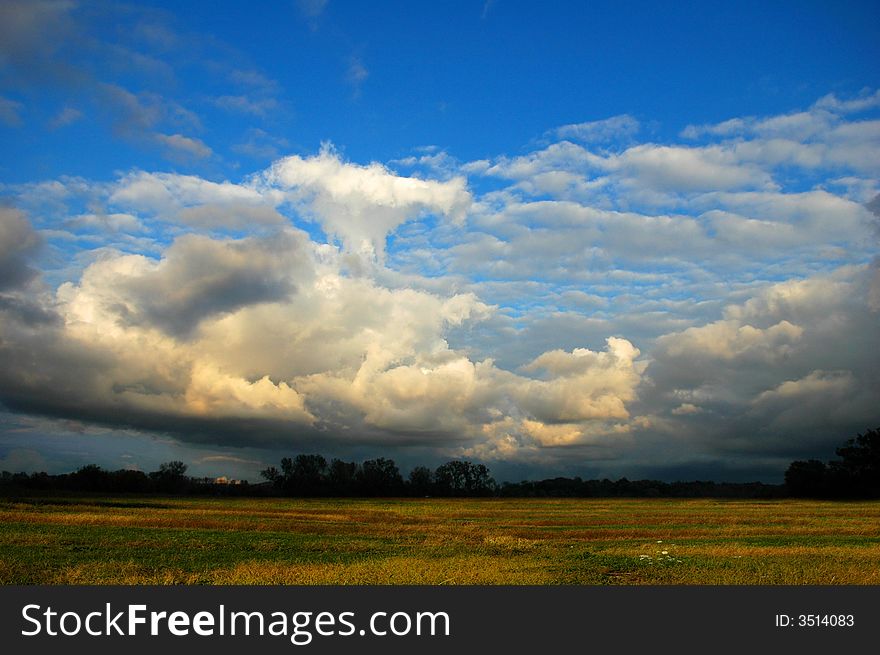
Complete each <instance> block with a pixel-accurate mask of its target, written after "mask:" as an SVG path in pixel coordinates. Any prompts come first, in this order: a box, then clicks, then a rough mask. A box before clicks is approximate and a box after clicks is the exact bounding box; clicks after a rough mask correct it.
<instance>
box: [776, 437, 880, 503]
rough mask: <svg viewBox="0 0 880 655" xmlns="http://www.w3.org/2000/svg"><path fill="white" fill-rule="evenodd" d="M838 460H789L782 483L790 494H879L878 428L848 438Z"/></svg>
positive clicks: (866, 496) (838, 495)
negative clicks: (790, 461)
mask: <svg viewBox="0 0 880 655" xmlns="http://www.w3.org/2000/svg"><path fill="white" fill-rule="evenodd" d="M835 452H836V453H837V456H838V457H839V458H840V459H838V460H832V461H830V462H828V464H827V465H826V464H824V463H823V462H820V461H818V460H815V459H811V460H809V461H806V462H804V461H798V462H792V463H791V465H790V466H789V467H788V470H787V471H786V472H785V486H786V488H787V490H788V492H789V493H790V494H791V495H793V496H832V497H858V498H880V428H878V429H875V430H868V431H867V432H865V434H859V435H857V436H856V437H855V438H854V439H849V440H848V441H847V442H846V443H845V444H844V445H842V446H840V447H839V448H837V449H836V450H835Z"/></svg>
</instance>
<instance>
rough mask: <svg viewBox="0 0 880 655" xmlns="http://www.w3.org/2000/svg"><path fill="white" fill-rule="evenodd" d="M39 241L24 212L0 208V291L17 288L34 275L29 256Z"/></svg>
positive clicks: (38, 236)
mask: <svg viewBox="0 0 880 655" xmlns="http://www.w3.org/2000/svg"><path fill="white" fill-rule="evenodd" d="M42 243H43V239H42V238H40V235H39V234H37V233H36V232H35V231H34V229H33V228H32V227H31V224H30V222H29V221H28V220H27V218H26V217H25V215H24V213H23V212H21V211H19V210H17V209H12V208H9V207H0V291H8V290H10V289H16V288H19V287H21V286H22V285H24V284H26V283H27V282H28V281H29V280H31V279H32V278H33V277H35V276H36V275H37V271H36V270H35V269H34V268H32V267H31V265H30V263H29V259H30V258H31V256H32V255H33V254H34V253H35V252H36V250H37V249H38V248H39V247H40V246H41V245H42Z"/></svg>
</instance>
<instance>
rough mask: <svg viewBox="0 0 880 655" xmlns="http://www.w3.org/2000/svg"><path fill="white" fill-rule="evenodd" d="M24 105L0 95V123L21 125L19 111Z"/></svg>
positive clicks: (13, 125)
mask: <svg viewBox="0 0 880 655" xmlns="http://www.w3.org/2000/svg"><path fill="white" fill-rule="evenodd" d="M23 109H24V105H22V104H21V103H20V102H16V101H15V100H10V99H9V98H4V97H2V96H0V123H3V124H4V125H6V126H7V127H21V125H22V120H21V112H22V110H23Z"/></svg>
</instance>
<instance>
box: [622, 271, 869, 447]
mask: <svg viewBox="0 0 880 655" xmlns="http://www.w3.org/2000/svg"><path fill="white" fill-rule="evenodd" d="M868 280H869V271H868V268H867V267H858V268H849V267H846V268H842V269H839V270H837V271H835V272H834V273H832V274H829V275H818V276H814V277H811V278H807V279H804V280H789V281H786V282H781V283H777V284H771V285H768V286H766V287H765V288H763V289H762V290H760V291H759V292H757V293H755V294H754V295H752V297H750V298H748V299H747V300H745V301H744V302H742V303H737V304H733V305H729V306H728V307H726V308H725V310H724V314H725V316H726V318H725V319H723V320H721V321H716V322H713V323H709V324H707V325H704V326H699V327H693V328H688V329H686V330H683V331H679V332H673V333H670V334H667V335H665V336H663V337H661V338H659V339H658V340H657V345H656V347H655V348H654V349H653V350H652V352H651V358H652V360H651V362H650V364H649V366H648V368H647V370H646V371H645V376H646V377H645V380H646V381H647V382H646V385H645V386H644V387H642V388H640V398H641V400H642V401H643V403H644V404H643V405H642V406H641V407H640V408H639V409H640V410H641V411H646V413H650V414H653V415H656V414H659V413H660V412H661V410H660V407H667V408H669V409H670V410H671V411H669V414H671V415H672V416H673V417H675V418H674V422H673V423H667V424H666V427H665V428H663V431H665V432H667V433H670V434H675V433H678V434H679V435H692V436H691V437H689V439H691V440H692V443H693V444H694V447H695V448H697V449H699V450H702V451H704V452H707V453H715V454H720V453H724V452H737V453H740V454H742V453H748V452H750V453H753V454H754V453H759V452H768V453H773V452H775V453H779V454H781V455H783V456H785V455H787V456H799V457H803V456H812V455H814V454H815V453H821V452H822V451H823V449H824V450H825V451H828V450H829V449H832V448H833V447H834V444H835V440H838V441H839V440H840V439H841V438H844V437H845V436H846V435H847V434H854V433H855V432H857V431H858V430H863V429H864V428H863V427H860V426H862V425H868V424H870V423H871V421H872V420H874V418H875V415H876V410H875V409H874V408H875V407H876V406H877V403H878V401H880V379H878V377H877V373H876V370H877V364H878V363H880V362H878V359H877V356H876V352H877V350H876V348H877V347H878V346H880V342H878V336H877V335H878V333H877V331H876V330H873V329H872V328H871V327H870V325H871V324H872V322H875V321H876V318H872V317H871V313H870V310H869V307H868V303H867V290H868ZM649 407H651V408H653V409H651V410H650V411H647V408H649ZM637 411H638V410H637ZM654 425H655V426H659V425H661V423H659V422H658V423H656V424H654ZM655 429H656V427H655Z"/></svg>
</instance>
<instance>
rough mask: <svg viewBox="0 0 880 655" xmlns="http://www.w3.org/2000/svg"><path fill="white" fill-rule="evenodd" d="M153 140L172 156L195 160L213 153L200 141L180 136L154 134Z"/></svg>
mask: <svg viewBox="0 0 880 655" xmlns="http://www.w3.org/2000/svg"><path fill="white" fill-rule="evenodd" d="M155 138H156V140H157V141H158V142H159V143H161V144H162V145H163V146H165V147H166V148H167V149H168V151H169V152H170V153H171V154H172V155H174V156H181V155H183V156H185V157H191V158H195V159H204V158H206V157H210V156H211V155H212V154H213V151H212V150H211V149H210V148H209V147H208V146H206V145H205V142H204V141H202V140H201V139H196V138H193V137H188V136H184V135H182V134H156V135H155Z"/></svg>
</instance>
